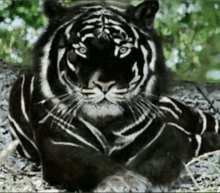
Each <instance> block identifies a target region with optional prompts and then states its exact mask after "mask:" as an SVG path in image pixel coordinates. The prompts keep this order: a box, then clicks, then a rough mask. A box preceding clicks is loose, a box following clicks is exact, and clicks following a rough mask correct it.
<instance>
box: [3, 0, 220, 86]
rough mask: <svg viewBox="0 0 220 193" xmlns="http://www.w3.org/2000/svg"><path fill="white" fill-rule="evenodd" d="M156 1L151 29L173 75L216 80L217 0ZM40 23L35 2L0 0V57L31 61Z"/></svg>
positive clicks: (219, 68) (219, 47)
mask: <svg viewBox="0 0 220 193" xmlns="http://www.w3.org/2000/svg"><path fill="white" fill-rule="evenodd" d="M63 1H65V3H67V4H69V3H72V2H71V1H70V0H69V1H67V0H63ZM117 1H119V2H121V1H129V0H117ZM130 2H131V3H132V4H134V5H136V4H138V3H140V2H141V1H140V0H130ZM160 5H161V9H160V12H159V14H158V15H157V19H156V22H155V28H156V29H157V31H158V33H159V35H160V36H161V37H162V40H163V44H164V53H165V57H166V59H167V65H168V67H170V68H171V69H172V71H173V72H174V75H175V78H176V79H181V80H197V81H202V82H208V81H209V82H220V1H209V0H207V1H195V0H194V1H190V0H184V1H173V0H172V1H161V3H160ZM46 24H47V21H46V18H45V17H44V16H43V15H42V13H41V9H40V2H39V1H37V0H35V1H34V0H29V1H28V0H24V1H21V0H0V58H3V59H4V60H6V61H10V62H16V63H20V64H25V65H26V64H28V65H31V54H30V53H31V49H32V46H33V43H34V42H35V41H36V39H37V37H38V36H39V34H40V33H41V32H42V30H43V28H44V27H45V26H46ZM218 73H219V75H218ZM210 74H212V76H210ZM213 74H214V75H215V76H217V77H214V76H213Z"/></svg>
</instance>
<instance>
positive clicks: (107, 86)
mask: <svg viewBox="0 0 220 193" xmlns="http://www.w3.org/2000/svg"><path fill="white" fill-rule="evenodd" d="M93 83H94V84H95V85H96V86H98V87H99V88H101V90H102V92H107V91H109V89H110V87H111V86H112V85H114V84H115V83H116V81H115V80H113V81H109V82H100V81H98V80H96V81H94V82H93Z"/></svg>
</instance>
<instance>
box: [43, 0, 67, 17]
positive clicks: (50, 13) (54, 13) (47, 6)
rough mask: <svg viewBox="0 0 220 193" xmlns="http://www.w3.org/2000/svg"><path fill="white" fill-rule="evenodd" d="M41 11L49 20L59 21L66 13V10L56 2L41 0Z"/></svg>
mask: <svg viewBox="0 0 220 193" xmlns="http://www.w3.org/2000/svg"><path fill="white" fill-rule="evenodd" d="M42 9H43V12H44V14H45V15H46V16H47V18H48V19H49V20H56V19H59V17H60V16H62V15H64V14H65V12H66V8H65V7H64V6H62V5H61V4H60V3H59V2H58V1H57V0H43V4H42Z"/></svg>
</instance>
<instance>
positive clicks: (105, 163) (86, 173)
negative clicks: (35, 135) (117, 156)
mask: <svg viewBox="0 0 220 193" xmlns="http://www.w3.org/2000/svg"><path fill="white" fill-rule="evenodd" d="M39 140H40V139H39ZM39 150H40V154H41V163H42V171H43V178H44V180H46V181H47V182H49V183H51V184H57V183H59V184H65V185H67V186H68V190H71V191H76V190H82V191H91V190H93V189H95V188H96V187H97V186H98V184H100V183H101V182H102V181H103V180H104V179H108V176H112V175H113V176H114V175H116V173H118V172H119V171H120V173H121V176H123V175H124V174H126V175H125V177H122V178H123V180H119V181H118V183H116V185H117V188H116V189H115V190H119V189H121V187H122V186H123V188H124V186H126V185H125V184H124V183H123V181H125V182H129V183H131V182H132V180H131V179H129V177H130V178H132V175H129V174H128V173H127V172H126V170H125V169H124V168H123V167H122V166H120V165H119V164H117V163H115V162H114V161H112V160H111V159H110V157H108V156H105V155H103V154H101V153H97V152H93V151H90V150H88V149H85V148H80V147H76V146H74V145H73V144H72V145H71V144H68V143H62V142H57V143H56V144H55V143H54V142H53V141H52V140H51V139H49V138H47V139H46V137H45V138H44V139H43V140H41V143H40V146H39ZM117 176H118V174H117ZM122 178H121V179H122ZM109 179H110V180H108V183H107V181H103V183H104V184H105V185H104V186H103V183H101V184H100V186H98V189H97V190H103V191H101V192H104V189H103V187H105V189H109V190H110V187H111V185H110V184H111V183H113V182H114V181H115V178H114V177H113V178H112V177H110V178H109ZM125 179H127V180H125ZM134 179H135V178H134ZM106 183H107V184H106ZM134 184H135V187H136V186H137V185H139V186H140V185H144V182H143V180H142V181H141V180H138V179H137V180H136V181H135V183H134ZM132 187H133V186H132ZM129 188H130V186H129Z"/></svg>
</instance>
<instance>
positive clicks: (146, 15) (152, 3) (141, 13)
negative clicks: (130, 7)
mask: <svg viewBox="0 0 220 193" xmlns="http://www.w3.org/2000/svg"><path fill="white" fill-rule="evenodd" d="M158 10H159V2H158V0H145V1H144V2H143V3H141V4H139V5H137V6H136V7H135V8H134V12H133V14H134V15H133V16H134V18H135V20H136V23H137V24H138V25H139V27H142V28H148V29H151V28H152V27H153V24H154V18H155V15H156V13H157V11H158Z"/></svg>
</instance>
